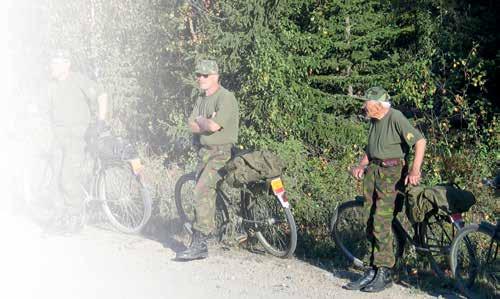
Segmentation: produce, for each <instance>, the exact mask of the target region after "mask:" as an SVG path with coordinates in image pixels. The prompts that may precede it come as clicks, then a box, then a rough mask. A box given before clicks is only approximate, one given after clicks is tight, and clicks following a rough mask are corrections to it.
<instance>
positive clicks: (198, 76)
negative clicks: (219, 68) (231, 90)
mask: <svg viewBox="0 0 500 299" xmlns="http://www.w3.org/2000/svg"><path fill="white" fill-rule="evenodd" d="M195 75H196V78H200V77H203V78H205V79H206V78H208V76H209V75H208V74H195Z"/></svg>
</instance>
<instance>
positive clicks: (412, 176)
mask: <svg viewBox="0 0 500 299" xmlns="http://www.w3.org/2000/svg"><path fill="white" fill-rule="evenodd" d="M420 179H421V173H420V170H414V169H412V170H411V171H410V172H409V173H408V175H407V176H406V178H405V185H408V183H410V184H411V185H413V186H417V185H418V184H420Z"/></svg>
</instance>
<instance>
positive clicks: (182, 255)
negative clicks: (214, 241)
mask: <svg viewBox="0 0 500 299" xmlns="http://www.w3.org/2000/svg"><path fill="white" fill-rule="evenodd" d="M207 239H208V237H207V236H205V235H204V234H202V233H201V232H199V231H196V230H195V231H194V232H193V241H192V242H191V245H189V248H188V249H186V250H184V251H182V252H178V253H177V254H176V256H175V259H177V260H182V261H191V260H198V259H204V258H206V257H208V247H207Z"/></svg>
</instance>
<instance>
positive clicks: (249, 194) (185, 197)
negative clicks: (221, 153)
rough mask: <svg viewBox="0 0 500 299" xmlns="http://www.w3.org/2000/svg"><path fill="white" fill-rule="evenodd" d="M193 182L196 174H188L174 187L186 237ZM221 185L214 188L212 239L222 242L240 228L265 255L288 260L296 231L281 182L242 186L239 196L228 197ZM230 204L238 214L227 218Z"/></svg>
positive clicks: (270, 181)
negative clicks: (215, 193) (261, 247)
mask: <svg viewBox="0 0 500 299" xmlns="http://www.w3.org/2000/svg"><path fill="white" fill-rule="evenodd" d="M196 180H197V172H191V173H188V174H185V175H183V176H181V177H180V178H179V180H178V181H177V183H176V184H175V204H176V207H177V211H178V213H179V216H180V219H181V221H182V222H183V223H184V227H185V228H186V229H187V230H188V232H190V233H192V229H191V227H192V223H193V220H194V219H195V212H194V198H193V190H194V187H195V184H196ZM222 184H223V183H222V182H221V183H220V184H219V185H218V187H217V199H216V214H215V221H216V227H217V229H216V232H215V236H216V239H217V240H219V241H220V240H222V238H223V237H224V235H226V234H228V233H232V231H231V229H232V227H233V228H234V227H235V226H238V225H241V227H242V228H243V229H244V231H245V232H246V233H247V234H248V236H249V237H255V238H256V239H257V240H258V242H259V243H260V244H261V245H262V246H263V247H264V249H265V250H266V251H267V252H268V253H270V254H272V255H274V256H277V257H281V258H286V257H290V256H292V254H293V253H294V251H295V247H296V246H297V227H296V226H295V220H294V218H293V215H292V212H291V210H290V203H289V201H288V199H287V197H286V194H285V189H284V186H283V181H282V180H281V178H280V177H277V178H274V179H271V180H269V181H261V182H256V183H252V184H248V185H245V186H244V187H243V188H240V189H239V190H237V193H239V194H230V192H228V191H227V190H224V188H222V187H221V186H222ZM234 197H238V200H234ZM234 203H236V204H237V205H238V207H237V208H238V209H237V210H239V212H240V213H239V215H236V217H231V215H230V213H229V209H228V207H229V205H230V204H234ZM231 218H236V219H231Z"/></svg>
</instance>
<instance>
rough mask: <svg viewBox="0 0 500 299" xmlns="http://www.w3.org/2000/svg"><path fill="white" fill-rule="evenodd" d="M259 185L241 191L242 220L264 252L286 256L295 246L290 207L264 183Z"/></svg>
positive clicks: (295, 229)
mask: <svg viewBox="0 0 500 299" xmlns="http://www.w3.org/2000/svg"><path fill="white" fill-rule="evenodd" d="M260 187H263V188H258V189H257V190H254V191H251V192H244V196H246V198H245V199H244V200H245V201H246V214H247V215H246V216H247V217H246V218H247V219H244V220H243V222H244V224H245V226H246V229H247V231H249V233H250V234H255V236H256V237H257V239H258V240H259V243H260V244H261V245H262V246H263V247H264V249H265V250H266V251H267V252H268V253H270V254H272V255H274V256H276V257H281V258H287V257H290V256H292V254H293V253H294V252H295V248H296V247H297V226H296V225H295V219H294V218H293V215H292V212H291V210H290V208H286V207H283V206H282V204H281V202H280V201H279V199H278V198H277V197H276V196H275V195H274V194H273V193H271V191H270V187H269V186H268V185H267V184H266V185H265V186H260Z"/></svg>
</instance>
